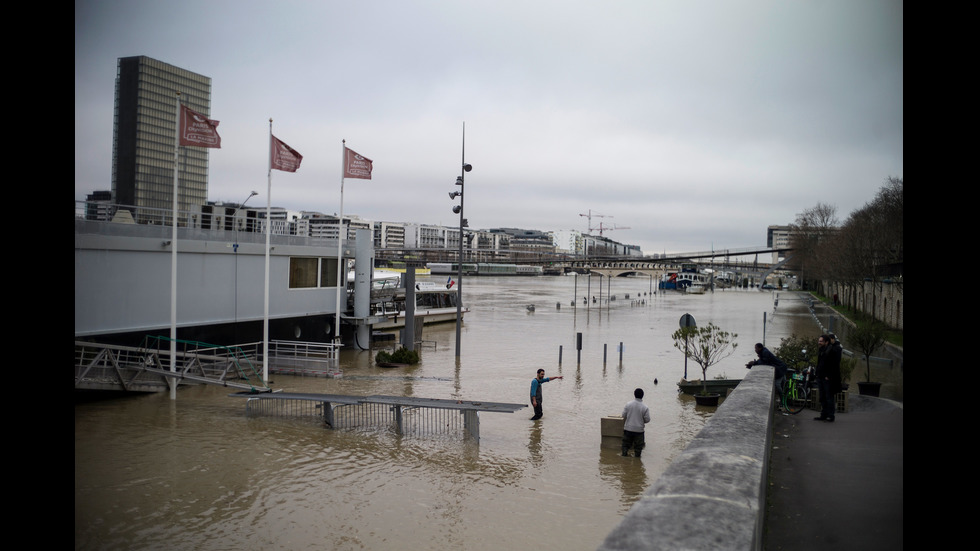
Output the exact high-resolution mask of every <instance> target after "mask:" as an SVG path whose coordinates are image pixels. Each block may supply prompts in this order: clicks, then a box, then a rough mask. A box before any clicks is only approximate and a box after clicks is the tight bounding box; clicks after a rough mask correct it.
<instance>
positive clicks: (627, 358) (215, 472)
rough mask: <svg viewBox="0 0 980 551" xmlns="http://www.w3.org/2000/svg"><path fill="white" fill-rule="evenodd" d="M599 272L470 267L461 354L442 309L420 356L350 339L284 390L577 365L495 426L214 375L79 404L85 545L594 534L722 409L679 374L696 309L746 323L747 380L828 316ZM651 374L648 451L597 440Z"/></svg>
mask: <svg viewBox="0 0 980 551" xmlns="http://www.w3.org/2000/svg"><path fill="white" fill-rule="evenodd" d="M587 281H588V279H587V277H585V276H580V277H578V278H575V277H570V276H568V277H529V278H513V277H511V278H472V277H471V278H466V280H465V281H464V287H463V291H464V296H465V299H466V303H467V305H468V306H469V307H470V308H471V312H470V313H469V314H468V315H467V317H466V321H465V323H464V328H463V336H462V357H461V359H460V360H459V361H458V362H457V361H456V358H455V328H454V326H453V324H445V325H442V326H427V327H426V328H425V333H424V335H423V338H424V339H425V340H426V341H432V342H434V343H435V349H432V348H431V346H430V347H428V348H426V349H424V350H423V352H422V362H421V364H420V365H419V366H417V367H413V368H408V369H379V368H376V367H374V366H373V365H372V361H371V356H372V354H371V353H369V352H357V351H345V352H344V353H343V354H342V358H341V367H342V369H343V371H344V377H343V378H341V379H322V378H303V377H289V376H276V377H274V379H273V383H274V385H273V386H274V387H275V388H282V389H284V390H286V391H287V392H317V393H331V394H354V395H367V394H386V395H403V396H415V397H424V398H452V399H465V400H478V401H494V402H517V403H526V402H527V401H528V392H529V387H530V381H531V379H532V378H533V377H534V375H535V371H536V370H537V369H539V368H544V369H545V370H546V372H547V375H549V376H557V375H562V376H564V379H563V380H559V381H552V382H549V383H547V384H546V385H544V418H543V419H542V420H540V421H537V422H532V421H530V420H529V418H530V416H531V415H532V411H531V409H530V407H528V408H526V409H523V410H521V411H519V412H517V413H514V414H498V413H482V414H481V416H480V425H481V440H480V441H479V443H477V442H475V441H474V440H472V439H470V438H465V437H463V436H461V435H459V434H452V435H448V436H433V437H418V436H405V437H401V436H398V435H396V434H394V433H393V432H391V431H383V430H336V431H335V430H330V429H328V428H325V427H324V426H323V425H322V424H321V423H318V422H316V421H315V420H312V419H282V418H271V417H246V416H245V414H244V411H245V402H244V400H242V399H241V398H230V397H228V394H229V392H228V390H227V389H222V388H219V387H211V386H202V387H191V388H182V389H181V390H180V392H179V394H178V398H177V401H176V402H173V401H171V400H170V399H169V396H168V395H167V394H166V393H162V394H159V395H146V396H135V397H128V398H122V399H113V400H107V401H101V402H90V403H79V404H76V405H75V548H76V549H205V550H207V549H308V548H314V547H316V548H321V549H370V550H385V549H465V550H481V549H487V550H489V549H493V550H499V549H519V548H526V547H528V546H538V547H542V548H546V549H566V550H578V549H582V550H586V549H595V548H596V547H597V546H598V545H599V544H600V543H601V542H602V540H603V539H604V538H605V536H606V534H607V533H608V532H609V531H610V530H611V529H612V528H613V527H614V526H615V525H616V524H617V523H618V522H619V520H620V519H621V518H622V516H623V515H624V514H625V513H626V511H627V510H628V509H629V507H630V506H631V505H632V504H633V503H634V502H635V501H636V500H637V499H638V498H639V497H640V495H642V493H643V491H644V490H645V489H646V488H647V487H648V486H649V485H650V484H652V482H653V481H654V480H655V479H656V478H657V477H658V476H659V475H660V474H661V473H662V472H663V471H664V469H665V468H666V467H667V465H668V464H669V462H670V461H671V459H672V458H673V457H675V456H676V455H677V454H678V453H679V452H680V451H681V450H682V449H683V448H684V447H685V446H686V445H687V444H688V442H690V440H691V439H692V438H693V436H694V435H695V434H696V433H697V432H698V430H700V428H701V427H702V426H703V425H704V423H705V421H706V419H707V418H709V417H710V415H711V413H712V410H711V409H700V408H698V407H696V406H695V405H694V402H693V400H691V399H690V398H689V397H685V396H683V395H678V392H677V387H676V385H675V383H676V381H677V380H678V379H680V377H681V376H682V375H683V369H684V368H683V355H682V354H681V352H679V351H678V350H676V349H675V348H674V347H673V344H672V341H671V339H670V335H671V333H672V332H673V331H674V330H675V329H676V328H677V324H678V319H679V318H680V316H681V315H682V314H684V313H687V312H689V313H691V314H693V315H694V316H695V318H697V321H698V323H699V324H706V323H708V322H713V323H715V324H716V325H718V326H720V327H722V328H723V329H726V330H728V331H734V332H736V333H738V339H737V342H738V343H739V347H738V350H737V351H736V353H735V355H733V356H732V357H731V358H729V359H728V360H725V361H723V362H722V363H721V364H720V365H717V366H714V367H712V368H711V370H709V372H708V376H709V377H712V378H713V377H715V376H719V375H725V376H727V377H728V378H741V377H742V376H743V375H744V372H745V368H744V367H743V365H744V364H745V362H746V361H747V360H748V359H751V358H752V357H753V352H752V345H753V344H754V343H755V342H759V341H762V340H763V331H764V330H765V332H766V337H765V340H766V343H767V345H769V346H770V347H774V346H776V345H778V344H779V339H780V337H783V336H786V335H789V334H790V333H793V332H796V333H800V334H816V333H817V332H818V331H819V329H818V327H817V325H816V324H815V323H814V321H813V318H812V316H810V314H809V312H808V311H807V310H806V309H805V308H804V307H803V305H802V302H801V301H800V300H799V299H798V298H797V295H795V294H794V293H785V292H784V293H780V295H779V297H780V301H779V306H778V308H776V309H775V313H774V308H773V299H774V298H775V296H776V295H774V294H773V293H769V292H765V293H761V292H758V291H735V290H727V291H719V292H715V293H713V294H712V293H709V294H706V295H701V296H693V295H683V294H680V293H676V292H671V291H669V292H666V293H662V294H657V295H655V296H650V295H646V293H649V291H650V284H649V280H647V279H644V278H617V279H614V280H613V281H612V288H611V292H612V294H613V295H615V296H616V300H614V301H611V303H610V302H607V301H605V297H606V287H605V286H606V284H605V283H603V291H602V293H603V294H602V297H603V302H605V304H601V308H600V307H598V306H600V303H598V302H597V304H595V305H592V304H590V308H588V309H587V308H586V307H585V305H584V304H583V303H582V298H583V297H585V296H587V294H588V296H591V295H595V296H596V298H597V299H598V298H599V291H598V285H599V280H598V278H593V279H592V282H593V283H592V287H591V289H589V288H588V287H587ZM576 285H577V287H578V290H577V293H576V290H575V286H576ZM590 291H591V292H590ZM627 294H629V295H630V298H626V295H627ZM576 295H577V296H578V300H577V302H578V307H577V308H573V307H572V306H571V302H572V301H573V300H574V297H575V296H576ZM638 300H645V303H639V302H637V301H638ZM590 303H591V301H590ZM531 304H533V305H534V306H535V309H534V312H529V311H528V309H527V306H528V305H531ZM556 304H560V305H561V307H560V308H557V307H556ZM766 312H767V313H768V319H769V324H768V327H766V328H765V329H764V327H763V313H766ZM578 332H581V333H582V334H583V351H582V359H581V364H577V362H576V351H575V336H576V333H578ZM620 342H622V343H623V344H624V350H623V360H622V362H621V363H620V361H619V352H618V351H617V347H618V345H619V343H620ZM604 344H606V345H608V348H607V354H608V357H607V360H606V363H605V364H604V363H603V345H604ZM559 346H563V347H564V351H563V358H562V365H561V366H559V364H558V358H559V353H558V350H559ZM688 371H689V375H690V378H698V377H699V376H700V371H699V369H698V368H697V366H696V365H694V364H691V365H689V367H688ZM654 379H657V380H658V381H659V384H656V385H655V384H654ZM636 387H642V388H644V389H645V391H646V397H645V399H644V402H646V403H647V405H649V406H650V409H651V415H652V417H653V420H652V422H651V423H650V424H649V425H648V426H647V431H646V433H647V443H648V444H647V449H646V451H645V452H644V454H643V458H642V459H635V458H625V457H620V455H619V453H618V451H617V450H609V449H600V447H599V441H600V434H599V419H600V418H601V417H602V416H604V415H609V414H618V413H619V412H620V411H622V407H623V405H624V404H625V403H626V402H628V401H629V400H631V399H632V392H633V389H634V388H636Z"/></svg>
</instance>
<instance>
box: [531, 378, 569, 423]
mask: <svg viewBox="0 0 980 551" xmlns="http://www.w3.org/2000/svg"><path fill="white" fill-rule="evenodd" d="M552 379H564V377H561V376H558V377H545V376H544V370H543V369H539V370H538V376H537V377H536V378H534V379H531V406H532V407H533V408H534V417H531V420H532V421H536V420H538V419H540V418H541V415H543V412H542V411H541V398H542V396H543V394H542V392H541V385H543V384H545V383H547V382H548V381H550V380H552Z"/></svg>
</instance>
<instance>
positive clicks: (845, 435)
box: [764, 395, 904, 551]
mask: <svg viewBox="0 0 980 551" xmlns="http://www.w3.org/2000/svg"><path fill="white" fill-rule="evenodd" d="M848 398H849V400H850V401H851V403H850V411H849V412H848V413H838V414H837V417H836V420H835V422H833V423H826V422H823V421H814V420H813V418H814V417H816V416H817V415H819V412H816V411H811V410H804V411H802V412H800V413H799V414H797V415H783V414H780V413H777V414H776V416H775V417H776V418H775V423H774V434H773V438H772V446H773V449H772V456H771V458H770V461H771V470H770V472H771V475H770V480H769V484H770V486H769V501H768V505H767V517H766V524H765V538H764V539H765V548H766V549H767V550H770V551H772V550H781V549H792V550H808V549H815V550H822V549H834V550H847V549H860V550H869V549H870V550H875V549H888V550H895V549H902V548H903V540H904V537H903V536H904V534H903V526H902V524H903V520H904V512H903V511H904V509H903V507H904V503H903V497H904V484H903V474H904V459H903V453H904V452H903V424H904V410H903V408H902V405H901V404H896V403H895V402H891V401H888V400H881V399H876V398H866V397H862V396H857V395H851V396H849V397H848Z"/></svg>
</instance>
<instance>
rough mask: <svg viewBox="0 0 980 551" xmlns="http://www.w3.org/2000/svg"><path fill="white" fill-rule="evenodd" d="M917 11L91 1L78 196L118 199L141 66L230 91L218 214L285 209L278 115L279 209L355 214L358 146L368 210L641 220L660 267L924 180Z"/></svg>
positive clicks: (632, 237) (571, 224) (362, 197)
mask: <svg viewBox="0 0 980 551" xmlns="http://www.w3.org/2000/svg"><path fill="white" fill-rule="evenodd" d="M903 14H904V6H903V3H902V2H900V1H888V0H861V1H853V0H801V1H794V2H785V1H777V0H772V1H756V0H748V1H722V0H718V1H697V0H694V1H679V0H678V1H657V0H645V1H609V2H596V1H594V0H593V1H579V0H561V1H551V0H548V1H539V0H524V1H521V2H518V1H511V0H495V1H492V2H489V1H488V2H465V1H461V0H428V1H407V0H406V1H395V0H384V1H371V0H365V1H362V2H350V1H345V2H340V1H335V0H323V1H308V2H307V1H283V0H280V1H276V2H267V1H253V0H239V1H225V0H204V1H202V0H196V1H187V0H171V1H167V2H156V1H140V2H133V1H131V0H103V1H92V0H76V2H75V199H84V196H85V194H87V193H89V192H91V191H93V190H96V189H109V188H110V187H111V172H112V167H111V162H112V106H113V89H114V78H115V71H116V60H117V58H119V57H125V56H133V55H146V56H149V57H152V58H156V59H159V60H161V61H165V62H167V63H170V64H173V65H177V66H179V67H183V68H185V69H188V70H191V71H194V72H197V73H200V74H203V75H206V76H209V77H211V79H212V98H211V117H212V118H214V119H217V120H219V121H221V125H220V127H219V132H220V134H221V137H222V149H218V150H211V156H210V159H211V160H210V182H209V190H208V194H209V199H212V200H226V201H241V200H242V199H244V198H245V197H246V196H247V195H248V193H249V191H251V190H253V189H254V190H257V191H259V192H260V194H261V195H260V196H259V197H256V198H253V199H252V201H251V202H250V203H249V204H250V205H253V204H256V205H257V206H260V205H264V204H265V195H266V182H267V170H268V167H267V165H268V158H267V156H268V128H269V123H268V121H269V118H272V119H274V123H273V124H274V126H273V132H274V133H275V135H276V137H278V138H280V139H281V140H283V141H284V142H286V143H288V144H289V145H291V146H292V147H293V148H295V149H296V150H298V151H299V152H300V153H302V154H303V156H304V159H303V165H302V167H301V168H300V170H299V171H298V172H296V173H294V174H290V173H284V172H278V171H276V172H274V173H273V176H272V188H273V189H272V203H273V205H274V206H281V207H285V208H288V209H291V210H318V211H322V212H327V213H336V212H337V211H338V210H339V200H340V170H341V167H340V160H341V140H342V139H345V138H346V140H347V145H348V147H350V148H351V149H353V150H355V151H357V152H358V153H360V154H362V155H364V156H366V157H369V158H371V159H372V160H373V161H374V174H373V179H372V180H370V181H367V180H347V181H346V184H345V186H344V212H345V214H358V215H360V216H362V217H364V218H368V219H373V220H388V221H396V222H402V221H404V222H422V223H431V224H444V225H455V224H457V223H458V218H457V217H456V216H455V215H454V214H453V213H452V207H453V205H454V204H456V203H457V202H458V201H451V200H450V199H449V196H448V193H449V192H450V191H453V190H454V189H456V187H455V186H454V185H453V183H454V182H455V179H456V176H457V175H458V174H459V165H460V149H461V143H460V142H461V133H462V125H463V122H464V121H465V123H466V161H467V162H469V163H471V164H473V167H474V169H473V172H470V173H469V174H468V175H467V178H466V218H467V219H468V220H469V224H470V227H471V228H474V229H485V228H490V227H500V226H510V227H522V228H529V229H539V230H555V229H578V230H583V231H584V230H586V229H587V220H586V218H584V217H581V216H579V214H581V213H587V212H588V211H589V209H591V210H592V212H593V213H598V214H602V215H606V216H607V217H606V218H593V221H592V223H593V226H597V225H598V223H599V222H602V223H603V224H604V225H606V226H612V225H615V226H620V227H629V228H630V229H619V230H615V231H610V232H608V233H606V234H605V235H607V236H608V237H611V238H613V239H615V240H617V241H621V242H625V243H632V244H637V245H640V246H641V247H642V248H643V251H644V253H647V254H650V253H658V252H663V251H665V250H666V251H667V252H672V251H674V252H677V251H691V250H707V249H710V248H712V247H714V248H716V249H717V248H724V247H747V246H755V245H763V244H765V237H766V227H767V226H768V225H770V224H786V223H789V222H792V221H793V219H794V218H795V215H796V213H798V212H800V211H802V210H803V209H806V208H809V207H812V206H813V205H815V204H816V203H817V202H827V203H831V204H834V205H836V206H837V207H838V215H839V216H840V218H842V219H843V218H845V217H846V216H847V214H849V213H850V212H851V211H852V210H854V209H856V208H858V207H860V206H862V205H863V204H864V203H865V202H867V201H869V200H871V199H872V198H873V196H874V194H875V192H876V191H877V190H878V188H879V187H880V186H881V185H882V183H883V181H884V179H885V178H886V177H888V176H899V177H903V172H904V161H903V157H904V139H903V124H904V122H903V110H904V92H903V65H904V54H903V40H904V39H903V26H904V15H903Z"/></svg>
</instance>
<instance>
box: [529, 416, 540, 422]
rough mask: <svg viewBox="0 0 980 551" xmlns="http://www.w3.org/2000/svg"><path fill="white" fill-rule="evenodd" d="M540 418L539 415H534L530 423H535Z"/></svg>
mask: <svg viewBox="0 0 980 551" xmlns="http://www.w3.org/2000/svg"><path fill="white" fill-rule="evenodd" d="M540 418H541V416H540V415H535V416H534V417H531V420H532V421H537V420H538V419H540Z"/></svg>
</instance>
